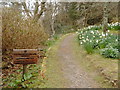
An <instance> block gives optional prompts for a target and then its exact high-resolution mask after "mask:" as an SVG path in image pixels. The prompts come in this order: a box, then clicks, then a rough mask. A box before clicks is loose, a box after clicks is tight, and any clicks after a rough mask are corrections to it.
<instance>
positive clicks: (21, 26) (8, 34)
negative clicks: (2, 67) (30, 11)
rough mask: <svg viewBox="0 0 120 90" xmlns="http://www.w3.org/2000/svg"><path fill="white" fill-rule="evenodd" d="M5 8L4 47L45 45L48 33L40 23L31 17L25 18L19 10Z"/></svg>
mask: <svg viewBox="0 0 120 90" xmlns="http://www.w3.org/2000/svg"><path fill="white" fill-rule="evenodd" d="M3 10H4V12H3V14H2V32H3V35H2V39H3V43H2V48H3V49H14V48H17V49H21V48H23V49H32V48H38V47H41V46H43V43H44V42H45V41H46V39H47V34H46V33H45V32H44V29H43V27H42V26H41V25H40V24H38V23H37V22H34V21H33V20H32V19H30V18H24V17H25V16H23V15H22V14H21V12H20V11H19V10H16V9H11V8H5V9H3Z"/></svg>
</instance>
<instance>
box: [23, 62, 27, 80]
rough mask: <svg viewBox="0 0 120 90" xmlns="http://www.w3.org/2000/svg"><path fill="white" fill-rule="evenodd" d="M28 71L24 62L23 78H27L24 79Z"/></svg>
mask: <svg viewBox="0 0 120 90" xmlns="http://www.w3.org/2000/svg"><path fill="white" fill-rule="evenodd" d="M26 73H27V65H24V64H23V80H25V79H24V75H25V74H26Z"/></svg>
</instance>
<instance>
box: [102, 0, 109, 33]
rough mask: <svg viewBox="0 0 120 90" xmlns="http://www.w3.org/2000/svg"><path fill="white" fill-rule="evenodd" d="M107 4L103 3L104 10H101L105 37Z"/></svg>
mask: <svg viewBox="0 0 120 90" xmlns="http://www.w3.org/2000/svg"><path fill="white" fill-rule="evenodd" d="M107 7H108V2H105V3H104V8H103V32H104V33H105V35H106V31H107V27H108V25H107V24H108V8H107Z"/></svg>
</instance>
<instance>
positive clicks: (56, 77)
mask: <svg viewBox="0 0 120 90" xmlns="http://www.w3.org/2000/svg"><path fill="white" fill-rule="evenodd" d="M63 38H64V36H63V37H62V38H61V39H63ZM61 39H59V40H58V41H56V42H55V43H54V45H52V47H51V49H49V51H48V52H47V58H46V59H44V61H45V62H46V72H45V77H46V78H47V79H46V81H45V83H44V84H42V85H41V86H39V87H38V88H64V87H65V86H66V85H65V83H66V80H65V79H64V78H63V76H62V75H63V74H62V72H61V69H60V68H61V65H60V63H59V61H58V57H57V55H56V53H57V51H58V47H59V44H60V41H61Z"/></svg>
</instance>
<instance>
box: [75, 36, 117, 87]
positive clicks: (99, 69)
mask: <svg viewBox="0 0 120 90" xmlns="http://www.w3.org/2000/svg"><path fill="white" fill-rule="evenodd" d="M73 46H74V47H73V48H74V50H75V52H74V53H73V54H74V55H75V56H76V58H77V60H78V63H79V64H80V65H81V66H83V68H86V71H87V72H89V73H91V74H92V76H93V78H94V80H96V81H97V82H98V83H100V84H101V85H100V87H101V88H113V86H112V84H111V83H108V82H109V81H112V80H114V79H118V60H113V59H108V58H104V57H102V56H100V55H98V54H92V55H89V54H87V52H86V51H85V50H84V49H83V47H82V46H80V45H79V43H78V39H77V37H75V40H74V42H73ZM93 73H94V75H93ZM106 77H110V80H107V79H105V78H106Z"/></svg>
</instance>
